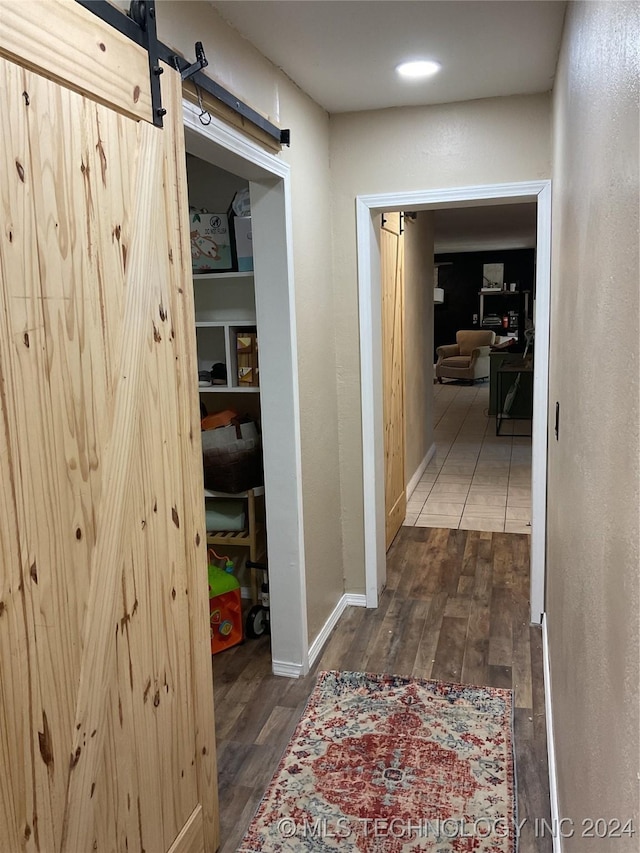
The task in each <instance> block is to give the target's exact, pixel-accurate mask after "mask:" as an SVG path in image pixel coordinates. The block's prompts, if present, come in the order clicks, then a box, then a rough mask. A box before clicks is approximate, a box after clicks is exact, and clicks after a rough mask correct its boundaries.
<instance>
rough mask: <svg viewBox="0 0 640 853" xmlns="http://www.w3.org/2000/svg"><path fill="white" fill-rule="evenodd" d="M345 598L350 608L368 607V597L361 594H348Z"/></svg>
mask: <svg viewBox="0 0 640 853" xmlns="http://www.w3.org/2000/svg"><path fill="white" fill-rule="evenodd" d="M344 597H345V599H346V601H347V604H348V605H349V606H350V607H366V606H367V596H366V595H362V593H359V592H346V593H345V594H344Z"/></svg>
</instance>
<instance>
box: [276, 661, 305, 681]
mask: <svg viewBox="0 0 640 853" xmlns="http://www.w3.org/2000/svg"><path fill="white" fill-rule="evenodd" d="M271 672H272V673H273V674H274V675H283V676H284V677H285V678H302V677H303V676H305V675H306V674H307V672H308V670H307V669H305V667H303V666H302V664H299V663H289V662H288V661H283V660H275V659H272V661H271Z"/></svg>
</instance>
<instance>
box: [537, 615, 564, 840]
mask: <svg viewBox="0 0 640 853" xmlns="http://www.w3.org/2000/svg"><path fill="white" fill-rule="evenodd" d="M542 664H543V670H544V711H545V720H546V724H547V761H548V764H549V799H550V802H551V826H552V827H558V826H560V805H559V801H558V765H557V764H556V742H555V736H554V733H553V710H552V709H553V705H552V699H551V660H550V658H549V634H548V631H547V614H546V613H543V614H542ZM553 853H562V837H561V835H560V833H558V832H554V833H553Z"/></svg>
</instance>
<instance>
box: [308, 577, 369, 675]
mask: <svg viewBox="0 0 640 853" xmlns="http://www.w3.org/2000/svg"><path fill="white" fill-rule="evenodd" d="M366 606H367V598H366V596H365V595H356V594H353V593H345V594H344V595H343V596H342V597H341V599H340V601H339V602H338V603H337V604H336V606H335V607H334V609H333V612H332V613H331V615H330V616H329V618H328V619H327V621H326V622H325V623H324V625H323V626H322V629H321V630H320V633H319V634H318V636H317V637H316V638H315V640H314V641H313V643H311V646H310V647H309V667H312V666H313V665H314V663H315V662H316V660H317V658H318V656H319V655H320V652H321V651H322V649H323V647H324V644H325V643H326V642H327V640H328V639H329V635H330V634H331V632H332V631H333V629H334V628H335V627H336V625H337V624H338V620H339V619H340V617H341V616H342V614H343V613H344V611H345V610H346V609H347V607H366Z"/></svg>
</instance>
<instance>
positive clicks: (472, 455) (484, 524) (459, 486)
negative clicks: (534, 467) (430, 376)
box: [404, 383, 531, 533]
mask: <svg viewBox="0 0 640 853" xmlns="http://www.w3.org/2000/svg"><path fill="white" fill-rule="evenodd" d="M433 392H434V402H435V428H434V441H435V444H436V454H435V456H434V457H433V459H432V460H431V461H430V462H429V465H428V466H427V468H426V470H425V472H424V474H423V476H422V478H421V480H420V482H419V483H418V485H417V486H416V488H415V490H414V492H413V493H412V494H411V496H410V498H409V501H408V502H407V515H406V518H405V521H404V524H405V525H409V526H412V527H413V526H415V527H449V528H455V529H460V530H488V531H494V532H499V533H531V439H530V438H518V437H513V436H510V435H508V434H505V435H499V436H496V434H495V431H496V430H495V418H490V417H488V414H487V412H488V409H489V384H488V383H483V384H480V385H473V386H469V385H453V384H446V383H444V384H442V385H439V384H438V385H434V386H433ZM528 426H529V423H528V422H525V421H513V422H505V423H503V425H502V432H503V433H508V432H513V431H514V428H515V431H516V432H521V431H524V427H528Z"/></svg>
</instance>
